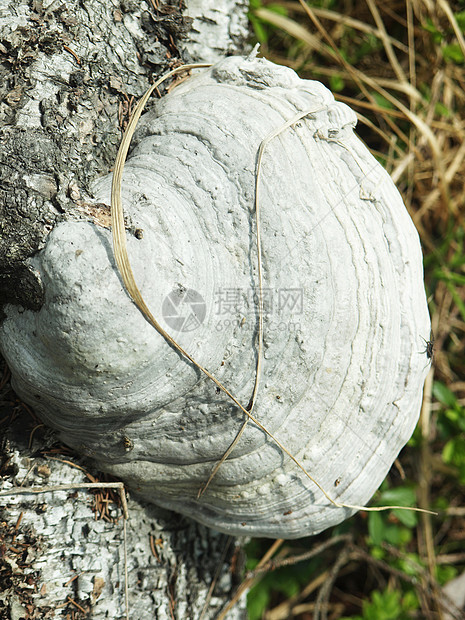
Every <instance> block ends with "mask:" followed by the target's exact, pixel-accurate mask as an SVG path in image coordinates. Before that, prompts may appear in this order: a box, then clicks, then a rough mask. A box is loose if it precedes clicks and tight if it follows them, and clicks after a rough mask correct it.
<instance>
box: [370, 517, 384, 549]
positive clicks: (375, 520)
mask: <svg viewBox="0 0 465 620" xmlns="http://www.w3.org/2000/svg"><path fill="white" fill-rule="evenodd" d="M384 527H385V526H384V522H383V517H382V516H381V514H380V513H379V512H370V513H369V514H368V533H369V535H370V538H371V542H372V543H373V544H374V545H380V544H381V543H382V542H383V540H384V537H383V532H384Z"/></svg>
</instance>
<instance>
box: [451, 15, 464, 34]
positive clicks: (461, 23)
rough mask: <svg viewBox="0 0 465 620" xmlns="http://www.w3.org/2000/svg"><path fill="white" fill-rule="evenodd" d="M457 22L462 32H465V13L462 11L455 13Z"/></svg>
mask: <svg viewBox="0 0 465 620" xmlns="http://www.w3.org/2000/svg"><path fill="white" fill-rule="evenodd" d="M454 17H455V20H456V22H457V24H458V26H459V28H460V30H461V31H462V32H465V11H460V12H459V13H455V15H454Z"/></svg>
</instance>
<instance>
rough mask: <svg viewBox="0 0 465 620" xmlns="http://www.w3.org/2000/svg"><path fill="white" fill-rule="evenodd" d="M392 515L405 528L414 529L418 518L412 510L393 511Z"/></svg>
mask: <svg viewBox="0 0 465 620" xmlns="http://www.w3.org/2000/svg"><path fill="white" fill-rule="evenodd" d="M392 512H393V514H395V515H396V517H397V518H398V519H399V521H400V522H401V523H402V524H403V525H406V526H407V527H416V525H417V523H418V516H417V513H416V512H413V510H393V511H392Z"/></svg>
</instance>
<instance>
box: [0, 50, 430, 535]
mask: <svg viewBox="0 0 465 620" xmlns="http://www.w3.org/2000/svg"><path fill="white" fill-rule="evenodd" d="M355 124H356V117H355V114H354V113H353V111H352V110H351V109H350V108H348V107H347V106H346V105H344V104H342V103H337V102H335V100H334V98H333V96H332V94H331V93H330V92H329V91H328V90H327V89H326V88H325V87H324V86H323V85H322V84H320V83H319V82H315V81H308V80H302V79H300V78H299V77H298V76H297V75H296V74H295V73H294V72H293V71H292V70H291V69H288V68H285V67H280V66H277V65H274V64H272V63H271V62H269V61H267V60H265V59H262V58H253V57H249V58H242V57H230V58H227V59H225V60H222V61H221V62H219V63H218V64H216V65H214V66H213V67H211V68H209V69H205V70H202V71H201V72H199V73H197V74H196V75H194V76H193V77H190V78H189V79H188V80H186V81H184V82H183V83H181V84H180V85H178V86H177V87H176V88H174V89H173V90H172V92H171V93H170V94H168V95H167V96H166V97H164V98H163V99H161V100H160V101H159V102H157V104H156V106H155V107H154V109H153V110H152V111H150V112H148V113H147V114H145V115H144V116H143V117H142V118H141V121H140V123H139V126H138V128H137V130H136V134H135V137H134V140H133V148H132V152H131V154H130V157H129V159H128V161H127V163H126V166H125V170H124V175H123V183H122V202H123V205H124V211H125V216H126V226H127V246H128V254H129V257H130V261H131V265H132V270H133V272H134V275H135V280H136V282H137V284H138V286H139V288H140V290H141V293H142V295H143V298H144V299H145V301H146V303H147V306H148V307H149V308H150V309H151V312H152V313H153V314H154V316H156V317H158V320H159V322H160V324H161V325H162V326H163V328H164V329H166V331H167V332H168V333H169V334H170V335H171V336H172V337H173V338H174V340H175V341H176V342H177V343H178V345H179V346H180V347H182V349H183V350H185V351H187V352H188V353H189V355H190V356H192V358H193V359H195V360H196V362H198V364H199V365H200V366H201V367H203V368H206V369H208V371H209V372H210V373H211V374H212V375H213V376H214V377H216V379H217V380H218V381H219V382H220V383H221V384H222V385H223V386H226V387H227V389H228V390H229V392H230V393H231V394H233V395H234V397H235V398H236V399H237V401H238V402H239V403H241V404H242V409H241V408H239V407H237V406H236V404H235V403H234V402H233V401H232V400H231V399H230V398H228V397H227V395H225V394H224V393H223V392H222V391H221V390H219V389H218V387H217V385H215V383H214V382H212V381H211V379H210V378H209V377H207V376H206V375H205V374H204V373H202V372H201V371H200V370H199V368H198V366H196V365H195V364H193V363H192V362H191V361H190V360H189V359H187V358H186V357H185V356H184V355H182V354H180V351H179V350H178V349H177V348H176V347H174V346H173V345H172V344H170V342H167V340H166V338H164V337H163V335H162V334H160V333H159V332H157V331H156V330H155V329H153V327H152V326H151V325H150V324H149V323H148V321H147V320H146V318H145V317H144V316H143V314H142V313H141V312H140V311H139V310H138V309H137V308H136V306H135V305H134V303H133V301H132V300H131V298H130V297H129V295H128V293H127V291H126V289H125V287H124V286H123V281H122V279H121V275H120V273H119V271H118V269H117V267H116V263H115V259H114V254H113V250H112V246H111V234H110V231H109V230H108V229H107V228H105V227H102V226H98V225H97V224H96V223H95V222H88V221H66V222H62V223H60V224H59V225H57V226H56V227H55V228H54V230H53V231H52V232H51V233H50V235H49V237H48V241H47V244H46V246H45V248H44V249H43V250H41V251H40V252H38V253H37V255H36V256H35V257H34V258H33V259H32V261H31V262H32V267H33V268H34V269H35V270H36V271H37V272H38V273H39V274H40V277H41V278H42V281H43V283H44V288H45V303H44V304H43V306H42V308H41V309H40V310H39V311H38V312H33V311H29V310H24V309H21V308H18V307H14V306H7V307H6V310H5V312H6V318H5V319H4V321H3V323H2V325H1V327H0V343H1V348H2V351H3V353H4V355H5V357H6V359H7V361H8V364H9V366H10V368H11V372H12V376H13V380H14V387H15V389H16V390H17V392H18V394H19V395H20V396H21V398H23V399H24V400H25V401H26V402H27V403H29V404H31V405H33V407H34V408H35V410H36V411H37V413H38V414H39V415H40V417H41V418H42V419H43V421H44V422H46V423H47V424H48V425H50V426H51V427H53V428H55V429H57V430H58V431H59V434H60V437H61V438H62V440H63V441H64V442H65V443H66V444H68V445H70V446H72V447H73V448H75V449H76V450H77V451H78V452H79V453H81V454H83V455H87V456H89V457H92V458H93V459H94V460H95V461H96V463H97V465H98V466H99V467H100V468H101V469H102V470H105V471H108V472H111V473H113V474H115V475H116V476H119V477H121V478H122V479H123V480H124V481H125V482H127V483H128V485H129V486H130V487H131V488H132V489H134V490H135V491H136V492H137V493H138V494H140V495H141V496H143V497H144V498H145V499H147V500H149V501H151V502H154V503H157V504H159V505H161V506H164V507H166V508H170V509H173V510H175V511H178V512H181V513H184V514H186V515H188V516H190V517H192V518H194V519H196V520H198V521H200V522H202V523H204V524H206V525H208V526H211V527H213V528H216V529H218V530H221V531H223V532H228V533H232V534H251V535H255V536H270V537H285V538H297V537H301V536H307V535H311V534H315V533H317V532H320V531H322V530H323V529H325V528H327V527H329V526H331V525H334V524H337V523H339V522H340V521H342V520H343V519H345V518H347V517H348V516H350V515H351V514H353V513H354V512H355V510H356V508H357V506H360V505H363V504H365V503H366V502H367V501H368V500H369V499H370V497H371V496H372V495H373V493H374V492H375V490H376V489H377V488H378V486H379V485H380V483H381V482H382V480H383V478H384V477H385V476H386V474H387V472H388V470H389V469H390V467H391V465H392V463H393V461H394V459H395V458H396V456H397V454H398V452H399V451H400V449H401V448H402V447H403V446H404V444H405V443H406V441H407V440H408V438H409V437H410V435H411V433H412V432H413V429H414V426H415V423H416V421H417V418H418V414H419V409H420V403H421V396H422V386H423V381H424V378H425V375H426V373H427V367H428V360H427V359H426V357H425V355H423V354H422V352H421V350H422V346H421V345H422V338H426V337H427V336H428V334H429V333H430V321H429V315H428V310H427V304H426V298H425V292H424V286H423V270H422V254H421V249H420V244H419V240H418V235H417V232H416V230H415V228H414V225H413V223H412V221H411V219H410V217H409V215H408V213H407V211H406V209H405V206H404V205H403V203H402V199H401V197H400V195H399V193H398V191H397V190H396V188H395V186H394V184H393V182H392V180H391V179H390V177H389V175H388V174H387V172H386V171H385V170H384V169H383V168H382V167H381V165H380V164H379V163H378V162H377V161H376V160H375V159H374V157H373V156H372V155H371V154H370V153H369V152H368V150H367V148H366V147H365V146H364V145H363V144H362V142H361V141H360V140H359V138H357V136H356V135H355V134H354V131H353V130H354V127H355ZM265 144H266V148H263V146H264V145H265ZM261 145H262V149H261V155H262V157H261V169H260V177H259V180H258V183H257V188H259V190H260V198H259V206H260V212H259V214H258V217H256V215H257V213H256V206H257V205H258V203H257V205H256V204H255V182H256V179H257V154H258V150H259V148H260V146H261ZM111 181H112V177H111V175H109V176H107V177H104V178H101V179H99V180H97V181H96V183H95V187H94V197H95V203H96V204H97V203H105V204H109V203H110V191H111ZM257 224H259V225H260V237H257V233H258V231H257ZM135 230H136V231H137V233H136V234H134V231H135ZM130 231H132V234H131V232H130ZM257 239H258V241H259V243H258V245H257ZM259 249H260V250H261V252H259ZM259 271H260V274H259V273H258V272H259ZM259 275H260V276H261V285H260V286H259ZM258 288H259V289H260V290H258ZM257 292H258V293H259V297H260V303H257ZM257 308H259V309H260V312H258V311H257ZM260 325H261V327H260ZM259 340H260V341H261V349H262V350H259V347H258V341H259ZM257 358H261V364H259V366H260V367H261V370H260V373H259V377H258V378H259V382H258V383H257V382H256V377H257V374H256V371H257ZM254 385H257V386H258V387H257V392H256V395H255V396H256V398H255V399H254V403H253V418H254V419H255V420H257V421H258V422H259V423H260V424H261V425H263V427H264V428H265V429H266V431H267V432H265V431H264V430H263V428H261V427H260V426H257V424H255V423H254V422H253V421H249V423H248V425H247V426H246V428H245V429H244V432H243V434H242V436H241V437H240V439H239V441H237V442H236V445H235V446H234V449H233V450H232V451H231V453H230V454H229V456H228V458H227V459H226V460H225V461H224V462H223V463H222V464H221V466H220V467H219V468H218V469H217V471H216V474H215V476H214V477H213V479H212V480H211V482H210V484H209V486H208V489H207V490H206V492H205V493H204V494H203V495H202V496H200V497H199V489H200V488H201V487H202V486H204V485H205V483H206V482H207V480H208V479H209V477H210V474H211V472H212V470H213V468H214V466H215V464H217V463H218V461H219V460H220V459H221V457H222V455H223V454H224V453H225V452H226V451H227V450H228V448H229V447H230V446H231V444H232V443H233V442H234V440H235V438H236V436H237V434H238V431H239V430H240V429H241V428H242V426H243V423H244V420H245V419H246V415H245V414H244V411H246V410H247V403H249V401H250V399H251V394H252V393H253V390H254ZM270 434H271V435H272V436H273V437H271V436H270ZM283 447H284V448H285V449H286V450H287V451H288V452H289V453H290V454H291V455H292V456H293V457H294V458H295V459H296V460H297V461H298V462H299V463H300V465H301V466H302V468H304V469H305V470H306V472H308V474H309V475H310V477H309V476H307V475H306V474H305V473H304V471H303V470H302V469H301V468H299V467H298V466H297V465H296V462H295V461H294V460H293V459H292V458H290V457H289V455H288V453H287V452H285V451H284V450H283V449H282V448H283ZM329 497H330V498H331V499H332V500H333V501H331V500H330V499H329Z"/></svg>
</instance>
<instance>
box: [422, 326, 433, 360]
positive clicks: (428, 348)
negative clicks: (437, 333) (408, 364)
mask: <svg viewBox="0 0 465 620" xmlns="http://www.w3.org/2000/svg"><path fill="white" fill-rule="evenodd" d="M421 339H422V340H423V342H424V343H425V348H424V349H423V351H421V353H426V357H427V358H428V359H429V360H431V361H433V359H434V335H433V332H431V334H430V339H429V340H426V339H425V338H423V336H421Z"/></svg>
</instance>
